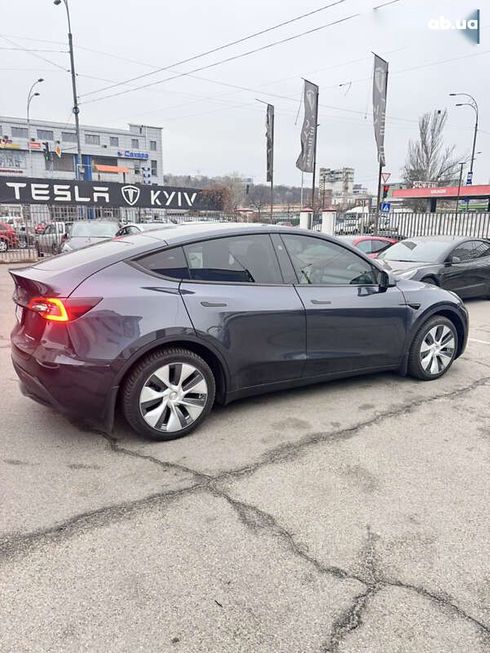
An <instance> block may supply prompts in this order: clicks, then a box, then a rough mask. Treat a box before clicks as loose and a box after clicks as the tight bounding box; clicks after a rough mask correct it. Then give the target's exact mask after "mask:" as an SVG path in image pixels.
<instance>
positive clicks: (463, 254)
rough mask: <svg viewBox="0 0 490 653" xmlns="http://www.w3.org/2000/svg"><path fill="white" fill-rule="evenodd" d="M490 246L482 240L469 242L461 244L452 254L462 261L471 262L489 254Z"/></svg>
mask: <svg viewBox="0 0 490 653" xmlns="http://www.w3.org/2000/svg"><path fill="white" fill-rule="evenodd" d="M489 250H490V246H489V245H488V244H487V243H484V242H483V241H482V240H469V241H467V242H465V243H461V244H459V245H458V246H457V247H455V248H454V249H453V251H452V252H451V257H453V256H457V257H458V258H459V259H460V261H469V260H471V259H475V258H480V257H481V256H486V255H488V254H489Z"/></svg>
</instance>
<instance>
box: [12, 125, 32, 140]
mask: <svg viewBox="0 0 490 653" xmlns="http://www.w3.org/2000/svg"><path fill="white" fill-rule="evenodd" d="M12 138H29V132H28V130H27V127H12Z"/></svg>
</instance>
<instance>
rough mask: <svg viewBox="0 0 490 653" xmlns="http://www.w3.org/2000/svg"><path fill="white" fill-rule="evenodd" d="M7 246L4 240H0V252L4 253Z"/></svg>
mask: <svg viewBox="0 0 490 653" xmlns="http://www.w3.org/2000/svg"><path fill="white" fill-rule="evenodd" d="M8 248H9V246H8V243H7V241H6V240H3V239H0V252H6V251H7V250H8Z"/></svg>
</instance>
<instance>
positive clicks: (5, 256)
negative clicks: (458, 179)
mask: <svg viewBox="0 0 490 653" xmlns="http://www.w3.org/2000/svg"><path fill="white" fill-rule="evenodd" d="M375 217H376V216H375V214H374V213H369V214H352V213H346V214H343V215H342V214H338V215H337V216H336V220H335V234H336V235H352V236H356V235H363V234H374V230H375ZM84 219H85V220H86V219H104V220H111V221H115V222H117V223H118V224H119V225H121V226H122V225H124V224H127V223H129V222H136V223H139V222H148V221H161V222H162V223H165V222H169V221H170V222H175V223H181V222H189V221H198V220H199V221H201V220H210V221H216V220H220V221H234V220H236V218H234V217H233V216H228V215H226V214H225V213H223V212H220V211H214V212H211V211H206V212H204V211H178V210H169V209H136V208H128V207H120V208H97V207H83V208H80V207H77V206H65V207H59V206H39V205H22V206H21V205H9V206H8V207H5V206H4V207H0V263H28V262H33V261H36V260H37V259H38V258H39V256H40V255H43V256H46V255H52V254H57V253H58V252H59V251H60V246H61V239H62V237H63V236H64V232H63V229H65V227H66V224H67V223H73V222H76V221H78V220H84ZM56 224H60V225H61V227H60V232H59V233H58V232H56V236H55V237H54V238H53V241H52V242H51V241H49V246H48V247H47V248H45V247H40V246H39V244H40V241H41V240H42V236H43V234H42V227H43V226H46V225H56ZM5 227H7V228H8V233H6V230H5ZM51 229H53V227H51ZM56 229H58V227H56ZM311 229H312V230H313V231H321V222H319V221H318V220H315V222H314V224H313V225H312V227H311ZM12 232H13V233H12ZM377 233H378V235H383V236H389V237H393V238H397V239H402V238H411V237H414V236H439V235H451V236H468V237H475V238H490V213H389V214H383V215H381V216H380V218H379V221H378V231H377ZM45 240H46V239H45Z"/></svg>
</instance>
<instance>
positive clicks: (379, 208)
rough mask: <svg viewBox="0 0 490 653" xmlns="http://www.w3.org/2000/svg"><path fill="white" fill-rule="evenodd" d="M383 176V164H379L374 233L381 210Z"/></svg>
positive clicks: (376, 233) (376, 230)
mask: <svg viewBox="0 0 490 653" xmlns="http://www.w3.org/2000/svg"><path fill="white" fill-rule="evenodd" d="M382 177H383V164H382V163H380V164H379V172H378V199H377V201H376V213H375V215H374V235H375V236H377V235H378V229H379V213H380V210H381V180H382Z"/></svg>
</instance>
